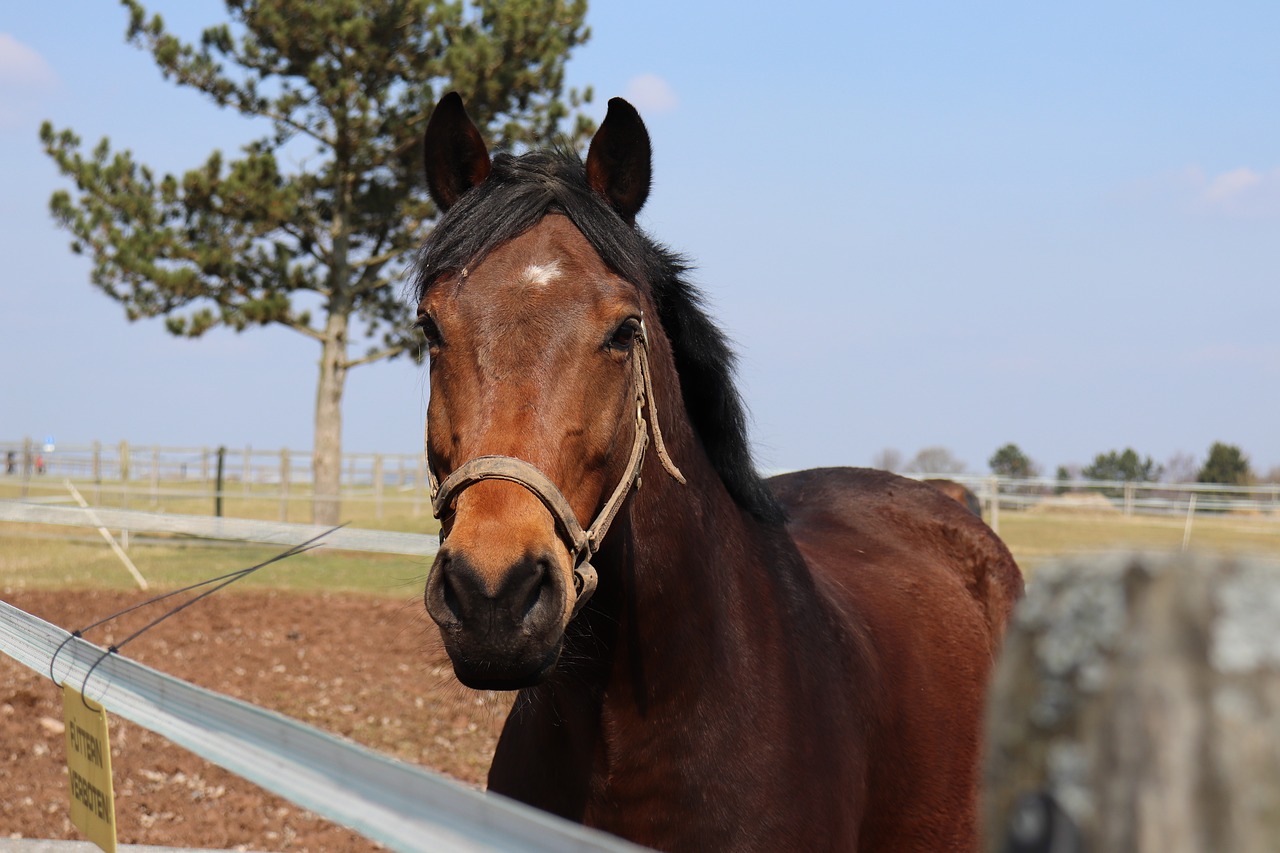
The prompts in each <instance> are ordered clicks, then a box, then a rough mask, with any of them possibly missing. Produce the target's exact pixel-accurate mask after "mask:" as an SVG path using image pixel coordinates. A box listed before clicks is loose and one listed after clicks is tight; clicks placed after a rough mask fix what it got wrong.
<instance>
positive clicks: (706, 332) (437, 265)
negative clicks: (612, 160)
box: [413, 150, 783, 522]
mask: <svg viewBox="0 0 1280 853" xmlns="http://www.w3.org/2000/svg"><path fill="white" fill-rule="evenodd" d="M551 213H559V214H563V215H565V216H567V217H568V218H569V219H570V220H571V221H572V222H573V223H574V225H575V226H576V227H577V229H578V230H579V231H580V232H581V233H582V235H583V236H584V237H585V238H586V239H587V241H588V242H589V243H590V244H591V246H592V248H593V249H594V250H595V251H596V253H597V254H598V255H599V256H600V258H601V260H602V261H603V262H604V263H605V264H606V265H607V266H608V267H610V268H611V269H612V270H613V271H614V272H615V273H617V274H618V275H619V276H621V277H622V278H624V279H626V280H627V281H629V282H631V283H632V284H633V285H635V286H636V287H638V288H640V289H641V290H642V291H644V292H645V293H647V294H648V296H649V297H650V299H651V300H652V301H653V303H654V305H655V306H656V307H657V309H658V320H659V322H660V323H661V325H662V328H663V331H664V332H665V333H666V335H667V338H668V340H669V341H670V342H671V348H672V355H673V357H674V360H675V365H676V373H677V374H678V376H679V380H680V390H681V395H682V397H683V399H684V404H685V410H686V412H687V413H688V416H689V421H690V424H691V425H692V427H693V430H694V432H695V433H696V434H697V436H698V438H699V440H700V441H701V443H702V446H703V448H704V449H705V451H706V453H707V455H708V457H709V458H710V461H711V464H712V466H713V467H714V468H715V470H716V472H717V473H718V474H719V476H720V479H721V481H722V482H723V483H724V485H725V488H726V489H727V490H728V492H729V494H730V495H731V496H732V497H733V499H734V501H735V502H736V503H737V504H738V505H739V506H741V507H742V508H743V509H745V510H746V511H747V512H749V513H751V514H752V515H753V516H755V517H757V518H759V519H760V520H763V521H769V522H780V521H782V519H783V512H782V509H781V506H780V505H779V504H778V502H777V500H776V499H775V498H774V496H773V493H772V492H771V491H770V489H769V487H768V486H767V485H765V483H764V481H763V480H762V479H761V478H760V476H759V474H758V473H757V472H756V469H755V465H754V463H753V461H752V458H751V446H750V441H749V437H748V432H747V415H746V410H745V407H744V406H743V403H742V399H741V397H740V396H739V394H738V390H737V386H736V384H735V381H734V369H735V358H734V354H733V351H732V349H731V347H730V346H729V342H728V340H727V338H726V337H725V335H724V333H723V332H722V331H721V330H720V328H719V327H718V326H717V325H716V324H715V323H714V322H713V321H712V320H711V318H710V317H709V316H708V315H707V313H706V311H705V309H704V308H703V298H702V294H701V293H700V292H699V291H698V289H697V288H696V287H694V286H693V285H692V284H690V283H689V282H688V280H687V279H686V278H685V275H686V273H687V272H688V270H689V265H688V263H687V262H686V261H685V260H684V259H683V258H682V257H681V256H679V255H678V254H676V253H674V252H672V251H671V250H669V249H668V248H666V247H665V246H663V245H661V244H659V243H657V242H656V241H654V240H653V239H651V238H650V237H648V236H647V235H646V234H645V233H644V232H643V231H641V230H640V229H639V228H637V227H634V226H631V225H628V224H627V223H625V222H624V221H623V220H622V219H621V217H619V216H618V214H617V213H615V212H614V211H613V210H612V209H611V208H610V207H609V205H608V203H607V202H606V201H605V200H604V199H603V198H602V197H601V196H600V195H598V194H597V193H595V192H594V191H592V190H591V188H590V186H588V184H587V176H586V169H585V167H584V166H583V164H582V161H581V159H579V157H578V156H577V155H576V154H575V153H573V152H570V151H565V150H550V151H537V152H531V153H528V154H523V155H520V156H513V155H510V154H499V155H497V156H496V157H494V159H493V168H492V171H491V172H490V174H489V177H488V179H487V180H485V182H484V183H482V184H481V185H479V186H478V187H474V188H473V189H471V190H469V191H468V192H466V193H464V194H463V196H462V197H461V198H460V199H459V200H458V202H457V203H456V204H455V205H454V206H453V207H451V208H450V209H449V211H448V212H447V213H446V214H444V216H442V217H441V218H440V220H439V222H437V224H436V226H435V227H434V228H433V229H432V231H431V234H430V235H429V236H428V238H427V241H426V243H425V244H424V245H423V247H422V249H421V251H420V252H419V254H418V258H417V263H416V273H415V276H414V281H413V287H414V291H415V297H416V299H417V300H421V299H422V298H423V297H424V296H425V295H426V293H427V291H428V290H430V288H431V286H432V285H433V284H434V283H435V282H436V281H437V280H438V279H440V278H441V277H443V276H445V275H448V274H456V273H458V272H460V271H461V270H464V269H467V268H469V267H471V268H473V267H474V266H475V265H477V264H479V263H480V262H482V261H483V260H484V258H485V257H486V256H487V255H488V254H489V253H490V252H492V251H493V250H494V249H496V248H497V247H498V246H499V245H501V244H503V243H505V242H507V241H508V240H512V239H514V238H516V237H518V236H520V235H521V234H523V233H525V232H526V231H528V230H529V229H530V228H533V227H534V226H535V225H537V224H538V222H539V221H541V220H542V218H543V217H544V216H546V215H548V214H551Z"/></svg>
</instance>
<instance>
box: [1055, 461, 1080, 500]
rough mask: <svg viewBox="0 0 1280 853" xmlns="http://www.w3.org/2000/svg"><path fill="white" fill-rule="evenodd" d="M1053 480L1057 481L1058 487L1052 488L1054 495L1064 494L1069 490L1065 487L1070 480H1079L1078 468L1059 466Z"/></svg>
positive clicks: (1069, 488) (1074, 466) (1076, 466)
mask: <svg viewBox="0 0 1280 853" xmlns="http://www.w3.org/2000/svg"><path fill="white" fill-rule="evenodd" d="M1054 479H1055V480H1057V481H1058V485H1057V486H1055V487H1054V489H1053V491H1054V494H1058V495H1061V494H1065V493H1066V492H1068V491H1070V490H1071V487H1070V486H1069V485H1067V484H1068V483H1070V482H1071V481H1072V480H1079V479H1080V467H1079V466H1078V465H1071V466H1067V465H1059V466H1058V470H1057V472H1055V473H1054Z"/></svg>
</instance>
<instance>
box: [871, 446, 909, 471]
mask: <svg viewBox="0 0 1280 853" xmlns="http://www.w3.org/2000/svg"><path fill="white" fill-rule="evenodd" d="M871 467H872V468H879V469H880V470H881V471H893V472H895V473H896V472H898V471H901V470H902V454H901V453H900V452H898V451H897V450H896V449H894V448H892V447H886V448H885V449H884V450H881V451H878V452H877V453H876V455H875V456H872V457H871Z"/></svg>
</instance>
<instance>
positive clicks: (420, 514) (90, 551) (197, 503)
mask: <svg viewBox="0 0 1280 853" xmlns="http://www.w3.org/2000/svg"><path fill="white" fill-rule="evenodd" d="M144 485H145V484H144ZM80 488H81V490H82V492H83V493H84V495H85V497H86V498H87V499H88V500H89V501H90V502H92V503H95V504H100V505H103V506H117V507H121V506H127V507H129V508H132V509H138V510H148V511H161V512H168V513H184V514H211V513H212V510H213V502H212V499H210V498H209V497H207V496H204V495H198V494H194V493H195V492H199V491H201V490H203V489H204V486H203V485H202V484H199V483H191V484H188V485H187V486H185V487H184V486H183V485H182V484H176V487H175V484H166V485H165V491H167V492H172V494H160V495H156V496H154V497H153V496H152V495H151V494H149V493H143V494H138V493H135V494H130V495H125V494H122V493H121V492H119V491H118V484H112V483H104V484H102V486H101V487H100V488H98V489H95V488H94V487H93V486H91V485H90V486H83V485H82V486H81V487H80ZM134 488H139V486H138V484H136V483H135V484H134ZM275 488H276V487H274V486H271V487H255V488H254V489H251V490H250V491H249V492H248V493H247V495H243V494H242V495H237V496H227V497H226V498H225V499H224V502H223V511H224V514H225V515H227V516H231V517H240V518H255V519H261V520H268V521H271V520H280V516H281V502H280V499H279V496H278V494H277V493H276V491H275ZM29 491H30V495H31V496H54V495H58V496H61V495H66V494H67V492H66V489H65V487H64V486H63V485H62V484H61V483H60V482H58V481H41V480H39V479H37V480H34V481H32V483H31V485H30V486H29ZM232 491H233V492H238V491H242V490H241V489H240V487H239V486H236V487H235V488H234V489H233V490H232ZM188 492H190V493H193V494H187V493H188ZM18 496H19V484H18V483H16V482H12V481H10V482H0V498H13V497H18ZM309 498H310V493H309V490H308V489H306V488H305V487H295V488H294V489H293V490H292V491H291V496H290V500H289V501H288V505H287V507H286V510H287V516H288V520H289V521H294V522H309V521H310V520H311V507H310V502H309ZM342 518H343V519H344V520H347V521H349V522H350V523H351V524H352V526H354V527H365V528H373V529H381V530H402V531H411V532H416V533H434V532H436V531H437V530H438V529H439V527H438V525H437V524H436V522H435V521H434V520H433V519H432V518H431V514H430V508H429V507H428V505H427V501H426V497H425V495H418V496H417V499H416V500H414V497H413V495H411V494H406V493H403V492H400V491H399V490H395V489H388V490H387V493H386V495H385V499H384V501H383V502H382V505H381V507H379V506H378V505H377V504H376V503H375V502H374V501H373V500H370V499H367V498H365V499H351V498H348V499H345V500H344V501H343V505H342ZM1184 522H1185V519H1183V518H1159V517H1151V516H1133V517H1125V516H1124V515H1121V514H1120V513H1088V514H1084V513H1076V512H1015V511H1009V510H1005V511H1003V512H1001V514H1000V535H1001V537H1002V538H1003V539H1004V540H1005V542H1006V543H1007V544H1008V545H1009V549H1010V550H1011V551H1012V552H1013V555H1014V557H1015V558H1016V559H1017V560H1018V564H1019V565H1020V566H1022V568H1023V570H1024V571H1027V572H1032V571H1034V569H1035V567H1036V566H1038V565H1040V564H1041V563H1043V562H1045V561H1046V560H1050V559H1053V558H1055V557H1060V556H1067V555H1075V554H1082V553H1097V552H1102V551H1132V550H1138V549H1142V550H1159V551H1176V550H1178V549H1180V548H1181V547H1182V538H1183V532H1184ZM1190 544H1191V548H1192V549H1193V550H1197V551H1214V552H1226V553H1254V554H1262V555H1265V556H1268V557H1271V558H1280V517H1277V516H1275V515H1268V516H1252V517H1250V516H1229V515H1209V514H1202V515H1199V516H1197V517H1196V518H1195V521H1194V524H1193V526H1192V532H1191V543H1190ZM280 550H282V549H273V548H270V547H267V546H258V545H233V544H222V543H202V542H192V541H190V540H184V539H181V538H166V537H154V536H153V537H146V538H145V539H143V540H139V539H137V538H135V540H134V542H133V543H132V545H131V547H130V549H129V555H130V557H131V558H132V559H133V561H134V563H135V564H136V565H137V567H138V569H139V571H141V572H142V574H143V576H144V577H146V578H147V579H148V580H149V581H150V582H151V584H152V585H153V586H155V587H157V588H160V589H164V588H172V587H176V586H182V585H185V584H189V583H194V582H195V581H198V580H203V579H205V578H208V577H212V576H215V575H218V574H221V573H225V572H229V571H234V570H235V569H239V568H245V567H248V566H251V565H253V564H255V563H258V562H261V561H263V560H265V559H267V558H269V557H271V556H273V555H274V554H276V553H279V551H280ZM428 565H429V562H428V561H427V560H425V559H423V558H414V557H403V556H392V555H384V554H363V553H353V552H344V551H333V550H330V549H327V548H326V549H320V550H318V551H316V552H313V553H308V554H303V555H300V556H297V557H292V558H290V559H288V560H285V561H283V562H281V563H279V564H274V565H272V566H270V567H268V568H266V569H263V570H262V571H260V572H258V573H256V574H255V575H253V576H251V577H249V578H247V579H245V580H243V581H240V582H238V583H237V586H243V587H252V586H259V587H261V586H268V587H272V588H276V589H297V590H332V591H344V592H345V591H350V592H361V593H366V594H375V595H389V596H413V595H416V594H419V593H420V591H421V589H422V584H423V581H424V580H425V577H426V573H427V568H428ZM132 583H133V582H132V579H131V578H130V576H129V574H128V572H127V571H126V570H125V568H124V566H123V565H122V564H121V563H120V561H119V560H118V559H117V558H116V556H115V555H114V554H113V553H112V552H111V550H110V549H109V548H108V547H107V545H106V543H105V542H103V541H102V540H101V539H100V538H99V537H98V536H97V534H96V533H95V532H94V531H93V530H91V529H88V528H70V527H54V526H46V525H20V524H4V523H0V588H4V587H7V588H34V587H42V588H58V587H86V586H90V587H103V588H108V587H118V588H128V587H130V586H131V585H132Z"/></svg>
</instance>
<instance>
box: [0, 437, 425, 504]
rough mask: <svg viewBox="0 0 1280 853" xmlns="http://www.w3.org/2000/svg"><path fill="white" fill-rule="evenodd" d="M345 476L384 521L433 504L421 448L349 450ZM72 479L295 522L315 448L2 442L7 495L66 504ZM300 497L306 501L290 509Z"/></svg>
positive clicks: (135, 499)
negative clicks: (249, 507) (238, 504)
mask: <svg viewBox="0 0 1280 853" xmlns="http://www.w3.org/2000/svg"><path fill="white" fill-rule="evenodd" d="M51 448H52V449H51ZM340 475H341V476H340V488H341V500H342V501H344V502H353V503H357V504H359V503H364V504H369V505H371V506H372V508H373V511H374V514H375V515H376V516H377V517H378V518H381V517H382V516H383V511H384V509H386V508H392V509H395V508H400V509H402V510H408V511H411V512H412V514H414V515H421V514H422V513H423V512H426V511H427V510H428V508H429V503H430V501H429V498H428V495H427V479H426V464H425V460H424V458H423V455H422V454H421V453H416V454H410V453H344V454H343V455H342V463H341V468H340ZM66 480H69V481H71V482H73V483H75V484H76V486H77V487H78V488H80V489H81V491H83V492H84V493H85V494H86V495H88V496H90V500H91V502H92V503H94V504H96V505H100V504H103V503H104V502H108V501H109V502H112V503H117V504H121V505H124V506H126V507H127V506H129V505H130V504H137V503H142V504H146V505H147V506H149V507H150V508H152V509H160V508H162V507H164V506H165V504H167V503H170V502H175V501H190V500H192V499H199V500H204V501H208V504H209V506H210V507H214V506H215V505H219V504H220V502H221V501H223V500H225V501H256V502H273V503H276V504H278V506H279V519H280V520H281V521H289V520H290V515H291V513H292V515H293V517H294V519H295V520H296V519H297V518H298V517H303V516H308V515H309V512H310V506H309V502H310V499H311V492H310V488H311V483H312V471H311V451H310V450H292V449H290V448H287V447H286V448H281V449H279V450H262V449H255V448H253V447H165V446H160V445H143V446H139V445H135V444H130V443H129V442H127V441H121V442H118V443H114V444H107V443H103V442H100V441H95V442H93V443H91V444H57V445H45V444H41V443H39V442H35V441H32V440H31V439H30V438H24V439H21V440H17V441H0V486H8V487H9V490H8V491H9V493H6V494H5V495H3V496H8V497H20V498H22V499H24V500H31V499H35V500H47V501H50V502H55V503H57V502H63V501H68V500H69V497H68V495H67V492H66V490H65V489H64V488H63V486H62V483H63V482H64V481H66ZM10 493H11V494H10ZM295 501H301V502H303V503H304V504H306V506H298V505H296V504H295V505H293V506H292V509H291V502H295Z"/></svg>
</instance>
